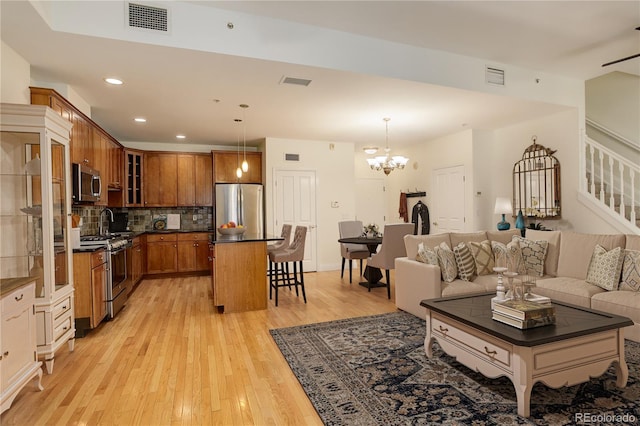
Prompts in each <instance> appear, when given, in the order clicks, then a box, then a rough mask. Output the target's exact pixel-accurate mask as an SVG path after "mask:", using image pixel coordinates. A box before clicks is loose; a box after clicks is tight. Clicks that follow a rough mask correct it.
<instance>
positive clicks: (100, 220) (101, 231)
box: [98, 207, 113, 235]
mask: <svg viewBox="0 0 640 426" xmlns="http://www.w3.org/2000/svg"><path fill="white" fill-rule="evenodd" d="M104 212H109V215H111V219H110V220H109V222H113V212H112V211H111V209H109V208H106V207H105V208H104V209H102V210H101V211H100V217H99V218H98V227H99V229H100V235H104V232H103V231H104V228H103V222H102V213H104Z"/></svg>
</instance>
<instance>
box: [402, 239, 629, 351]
mask: <svg viewBox="0 0 640 426" xmlns="http://www.w3.org/2000/svg"><path fill="white" fill-rule="evenodd" d="M519 233H520V231H519V230H517V229H513V230H509V231H487V232H484V231H481V232H472V233H449V234H433V235H407V236H405V239H404V241H405V247H406V251H407V256H406V257H401V258H397V259H396V264H395V267H396V269H395V290H396V306H397V307H398V308H399V309H402V310H404V311H407V312H409V313H412V314H413V315H416V316H418V317H421V318H424V317H425V315H426V311H425V308H423V307H421V306H420V301H421V300H423V299H431V298H437V297H446V296H454V295H459V294H472V293H482V292H492V291H495V289H496V286H497V276H496V275H495V274H494V275H480V276H478V277H476V278H475V279H473V281H463V280H461V279H459V278H457V279H455V280H454V281H452V282H444V281H442V276H441V271H440V267H439V266H435V265H431V264H427V263H422V262H419V261H417V260H416V256H417V254H418V247H419V244H420V243H421V242H422V243H424V246H427V247H436V246H438V245H440V243H442V242H445V243H447V245H448V246H449V247H455V246H457V245H458V243H460V242H465V243H468V242H472V241H474V242H482V241H484V240H489V241H497V242H500V243H502V244H508V243H509V242H511V239H512V237H513V236H514V235H519ZM526 238H527V239H530V240H536V241H540V240H544V241H547V242H548V245H547V253H546V257H545V259H544V276H542V277H539V278H538V279H537V283H536V285H537V287H536V288H535V289H534V292H535V293H536V294H540V295H543V296H548V297H550V298H551V299H552V300H557V301H561V302H567V303H571V304H574V305H579V306H584V307H588V308H592V309H595V310H599V311H604V312H608V313H613V314H616V315H622V316H625V317H628V318H630V319H631V320H632V321H633V322H634V323H635V324H634V325H633V326H630V327H627V328H626V329H625V338H627V339H630V340H634V341H636V342H640V291H635V290H633V289H631V288H629V287H628V286H621V287H620V289H618V290H611V291H608V290H605V289H604V288H601V287H599V286H596V285H593V284H589V283H587V282H586V281H585V280H586V278H587V273H588V270H589V264H590V262H591V257H592V254H593V252H594V249H595V247H596V245H600V246H602V247H603V248H605V249H606V250H611V249H613V248H615V247H621V248H624V249H627V250H637V251H640V236H638V235H624V234H617V235H599V234H580V233H576V232H570V231H536V230H530V229H527V231H526ZM636 290H637V288H636Z"/></svg>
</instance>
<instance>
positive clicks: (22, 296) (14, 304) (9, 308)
mask: <svg viewBox="0 0 640 426" xmlns="http://www.w3.org/2000/svg"><path fill="white" fill-rule="evenodd" d="M34 297H35V285H34V284H28V285H25V286H22V287H20V288H18V289H15V290H14V291H12V292H11V293H9V294H7V295H6V296H3V297H2V313H3V314H9V313H13V312H21V311H23V310H24V309H25V308H26V307H28V306H31V305H33V298H34Z"/></svg>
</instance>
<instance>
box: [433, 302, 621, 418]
mask: <svg viewBox="0 0 640 426" xmlns="http://www.w3.org/2000/svg"><path fill="white" fill-rule="evenodd" d="M493 296H495V293H490V294H485V295H475V296H464V297H460V296H458V297H448V298H441V299H430V300H423V301H422V302H421V303H420V304H421V305H422V306H424V307H425V308H427V317H426V319H427V334H426V337H425V342H424V344H425V351H426V354H427V357H429V358H431V357H432V356H433V353H432V348H431V346H432V343H433V341H434V340H436V341H437V342H438V343H439V344H440V347H442V349H443V350H444V351H445V352H446V353H447V354H449V355H451V356H453V357H455V358H456V360H458V361H459V362H460V363H462V364H464V365H466V366H467V367H469V368H471V369H472V370H475V371H478V372H480V373H481V374H483V375H484V376H486V377H491V378H495V377H499V376H506V377H508V378H509V379H510V380H511V382H512V383H513V386H514V387H515V390H516V398H517V403H518V414H519V415H521V416H523V417H529V414H530V400H531V389H532V388H533V385H534V384H535V383H536V382H543V383H544V384H546V385H547V386H549V387H552V388H559V387H562V386H572V385H575V384H578V383H582V382H586V381H588V380H589V379H590V378H592V377H598V376H601V375H602V374H604V373H605V371H607V369H608V368H609V366H610V365H611V364H614V365H615V369H616V376H617V377H616V379H617V380H616V385H617V386H618V387H625V386H626V384H627V379H628V378H629V370H628V368H627V364H626V362H625V360H624V335H623V331H622V329H623V328H624V327H626V326H629V325H633V322H632V321H631V320H630V319H628V318H625V317H621V316H617V315H611V314H607V313H604V312H598V311H594V310H591V309H587V308H582V307H578V306H573V305H568V304H563V303H557V302H554V303H553V304H554V306H555V307H556V324H555V325H549V326H545V327H538V328H533V329H529V330H520V329H518V328H515V327H511V326H509V325H506V324H503V323H500V322H498V321H494V320H493V319H491V298H492V297H493Z"/></svg>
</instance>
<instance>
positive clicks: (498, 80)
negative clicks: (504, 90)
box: [485, 67, 504, 86]
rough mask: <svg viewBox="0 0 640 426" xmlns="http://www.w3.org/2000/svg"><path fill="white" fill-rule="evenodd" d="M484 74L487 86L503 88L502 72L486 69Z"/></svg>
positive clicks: (496, 69)
mask: <svg viewBox="0 0 640 426" xmlns="http://www.w3.org/2000/svg"><path fill="white" fill-rule="evenodd" d="M485 74H486V78H487V83H488V84H495V85H496V86H504V70H501V69H498V68H492V67H487V70H486V73H485Z"/></svg>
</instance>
